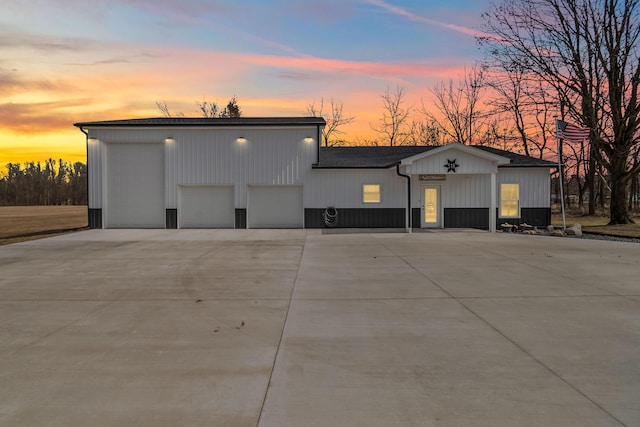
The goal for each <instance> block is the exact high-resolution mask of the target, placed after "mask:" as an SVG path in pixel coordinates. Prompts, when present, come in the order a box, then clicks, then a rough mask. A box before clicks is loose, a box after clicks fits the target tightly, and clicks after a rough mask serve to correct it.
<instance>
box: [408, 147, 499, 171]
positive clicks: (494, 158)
mask: <svg viewBox="0 0 640 427" xmlns="http://www.w3.org/2000/svg"><path fill="white" fill-rule="evenodd" d="M456 152H461V153H463V154H467V155H469V156H472V157H478V158H481V159H484V160H487V161H489V162H495V163H496V164H498V165H506V164H509V163H510V161H509V159H508V158H506V157H504V156H500V155H498V154H495V153H490V152H487V151H484V150H481V149H478V148H476V147H472V146H469V145H464V144H460V143H459V142H453V143H451V144H447V145H442V146H440V147H437V148H434V149H432V150H429V151H424V152H422V153H419V154H416V155H413V156H411V157H407V158H406V159H403V160H402V162H401V165H411V164H413V163H415V162H417V161H419V160H421V159H424V158H426V157H432V156H437V155H439V154H452V155H455V154H456Z"/></svg>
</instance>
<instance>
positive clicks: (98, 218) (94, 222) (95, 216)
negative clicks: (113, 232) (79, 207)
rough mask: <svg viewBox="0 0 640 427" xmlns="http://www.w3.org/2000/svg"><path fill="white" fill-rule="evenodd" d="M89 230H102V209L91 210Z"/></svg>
mask: <svg viewBox="0 0 640 427" xmlns="http://www.w3.org/2000/svg"><path fill="white" fill-rule="evenodd" d="M88 220H89V221H88V222H89V228H102V209H91V208H89V218H88Z"/></svg>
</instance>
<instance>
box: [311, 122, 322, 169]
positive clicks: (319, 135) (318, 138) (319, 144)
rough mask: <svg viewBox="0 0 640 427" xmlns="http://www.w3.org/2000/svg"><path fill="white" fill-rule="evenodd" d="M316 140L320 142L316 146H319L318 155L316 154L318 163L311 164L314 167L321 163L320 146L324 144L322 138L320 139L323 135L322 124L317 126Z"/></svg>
mask: <svg viewBox="0 0 640 427" xmlns="http://www.w3.org/2000/svg"><path fill="white" fill-rule="evenodd" d="M316 132H317V134H316V141H317V142H318V143H317V144H316V148H317V151H318V152H317V156H316V164H315V165H311V167H312V168H313V167H314V166H316V165H318V164H319V163H320V146H321V145H322V140H321V139H320V138H321V137H322V135H321V134H320V125H318V126H316Z"/></svg>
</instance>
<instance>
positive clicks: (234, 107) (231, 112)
mask: <svg viewBox="0 0 640 427" xmlns="http://www.w3.org/2000/svg"><path fill="white" fill-rule="evenodd" d="M241 116H242V110H241V109H240V106H239V105H238V98H237V97H236V96H235V95H233V97H232V98H231V99H230V100H229V102H227V105H226V107H224V109H223V110H222V111H221V112H220V117H227V118H230V117H241Z"/></svg>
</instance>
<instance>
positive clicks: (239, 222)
mask: <svg viewBox="0 0 640 427" xmlns="http://www.w3.org/2000/svg"><path fill="white" fill-rule="evenodd" d="M236 228H247V210H246V209H236Z"/></svg>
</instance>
